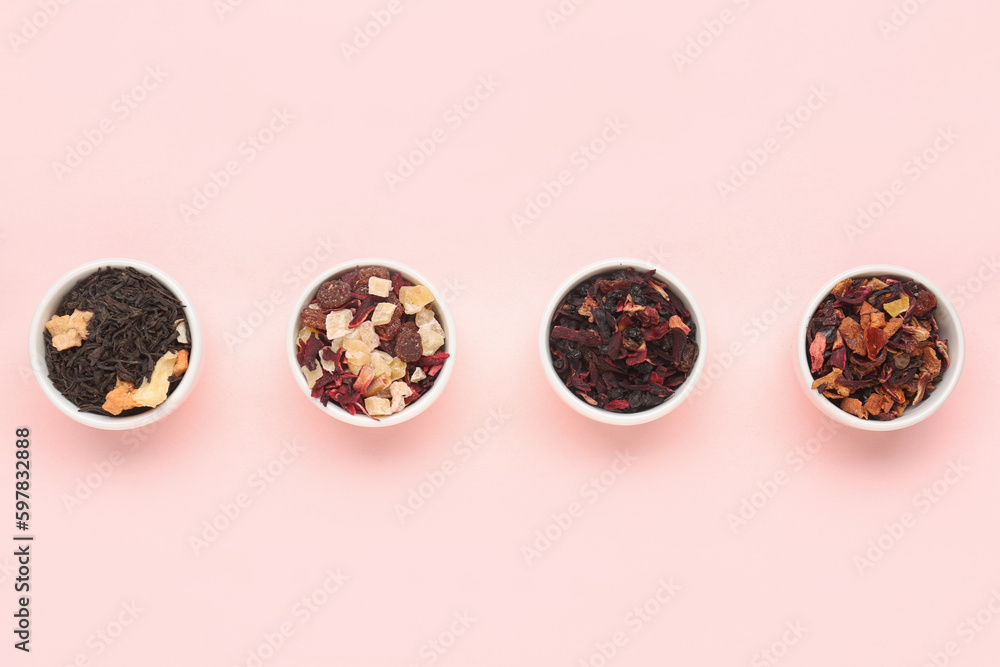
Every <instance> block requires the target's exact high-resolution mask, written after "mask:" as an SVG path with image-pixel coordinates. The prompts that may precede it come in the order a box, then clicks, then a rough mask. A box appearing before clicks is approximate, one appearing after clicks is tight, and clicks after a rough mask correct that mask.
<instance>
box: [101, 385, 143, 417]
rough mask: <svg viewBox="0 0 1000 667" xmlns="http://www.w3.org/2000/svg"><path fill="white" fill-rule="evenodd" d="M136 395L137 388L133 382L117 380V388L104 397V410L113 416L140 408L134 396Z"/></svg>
mask: <svg viewBox="0 0 1000 667" xmlns="http://www.w3.org/2000/svg"><path fill="white" fill-rule="evenodd" d="M134 393H135V386H134V385H133V384H132V383H131V382H124V381H122V380H121V379H120V378H116V381H115V388H114V389H112V390H111V391H109V392H108V393H107V395H106V396H105V397H104V405H102V406H101V407H102V408H104V410H105V411H106V412H109V413H111V414H113V415H116V416H117V415H120V414H121V413H122V412H124V411H125V410H131V409H132V408H137V407H139V404H138V403H136V402H135V400H134V399H133V397H132V395H133V394H134Z"/></svg>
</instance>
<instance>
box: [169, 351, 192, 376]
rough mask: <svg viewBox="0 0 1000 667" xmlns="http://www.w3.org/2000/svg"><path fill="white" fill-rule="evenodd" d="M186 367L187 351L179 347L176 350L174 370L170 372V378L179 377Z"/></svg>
mask: <svg viewBox="0 0 1000 667" xmlns="http://www.w3.org/2000/svg"><path fill="white" fill-rule="evenodd" d="M187 369H188V351H187V350H184V349H181V350H178V351H177V361H175V362H174V370H173V372H172V373H171V374H170V379H171V380H173V379H174V378H179V377H180V376H182V375H184V373H185V372H186V371H187Z"/></svg>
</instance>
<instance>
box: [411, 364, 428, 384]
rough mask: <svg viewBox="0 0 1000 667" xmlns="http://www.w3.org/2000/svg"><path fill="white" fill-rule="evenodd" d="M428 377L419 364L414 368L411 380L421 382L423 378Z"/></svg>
mask: <svg viewBox="0 0 1000 667" xmlns="http://www.w3.org/2000/svg"><path fill="white" fill-rule="evenodd" d="M426 377H427V373H426V372H424V369H423V368H420V367H419V366H418V367H417V368H415V369H414V370H413V372H412V373H410V382H420V381H421V380H423V379H424V378H426Z"/></svg>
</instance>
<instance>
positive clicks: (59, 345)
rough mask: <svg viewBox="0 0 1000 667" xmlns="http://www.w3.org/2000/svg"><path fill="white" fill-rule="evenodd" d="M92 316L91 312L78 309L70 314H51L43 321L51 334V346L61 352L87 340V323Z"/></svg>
mask: <svg viewBox="0 0 1000 667" xmlns="http://www.w3.org/2000/svg"><path fill="white" fill-rule="evenodd" d="M93 316H94V314H93V313H91V312H89V311H85V310H79V309H77V310H74V311H73V314H72V315H63V316H61V317H57V316H56V315H53V316H52V318H51V319H49V321H48V322H46V323H45V328H46V329H48V331H49V333H50V334H52V347H54V348H56V349H57V350H58V351H60V352H62V351H63V350H68V349H69V348H71V347H79V346H80V345H82V344H83V341H85V340H87V323H88V322H90V319H91V318H92V317H93Z"/></svg>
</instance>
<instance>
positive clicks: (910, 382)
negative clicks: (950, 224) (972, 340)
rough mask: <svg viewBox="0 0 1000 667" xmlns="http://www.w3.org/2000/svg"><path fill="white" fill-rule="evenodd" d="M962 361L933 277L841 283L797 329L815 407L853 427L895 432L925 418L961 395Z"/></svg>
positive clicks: (897, 272)
mask: <svg viewBox="0 0 1000 667" xmlns="http://www.w3.org/2000/svg"><path fill="white" fill-rule="evenodd" d="M964 358H965V345H964V336H963V332H962V324H961V322H960V321H959V318H958V313H957V312H956V311H955V308H954V306H952V304H951V302H950V301H949V300H948V298H947V297H946V296H945V295H944V293H943V292H941V290H939V289H938V288H937V287H935V286H934V285H933V284H932V283H931V282H930V281H929V280H928V279H927V278H925V277H923V276H921V275H919V274H917V273H914V272H912V271H909V270H907V269H903V268H900V267H897V266H887V265H874V266H863V267H859V268H856V269H851V270H850V271H845V272H844V273H842V274H840V275H838V276H836V277H835V278H833V279H832V280H831V281H830V282H829V283H827V284H826V285H825V286H824V287H823V288H822V289H821V290H820V291H819V293H817V295H816V297H814V298H813V300H812V302H811V303H810V304H809V306H808V307H807V308H806V312H805V314H804V316H803V319H802V322H801V324H800V325H799V336H798V360H799V367H800V371H801V374H802V377H803V380H804V382H805V386H806V388H807V390H808V395H809V397H810V400H811V401H812V402H813V403H814V404H815V405H816V406H817V407H819V408H820V410H822V411H823V412H824V413H826V414H827V415H829V416H830V417H831V418H833V419H835V420H836V421H838V422H840V423H841V424H845V425H847V426H853V427H855V428H861V429H866V430H871V431H891V430H896V429H900V428H904V427H906V426H910V425H913V424H916V423H917V422H920V421H922V420H924V419H926V418H927V417H929V416H930V415H931V413H933V412H934V411H936V410H937V409H938V408H939V407H940V406H941V404H942V403H943V402H944V400H945V399H946V398H947V397H948V396H949V395H950V394H951V392H952V390H953V389H954V388H955V385H956V383H957V382H958V377H959V375H960V374H961V372H962V365H963V363H964Z"/></svg>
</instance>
